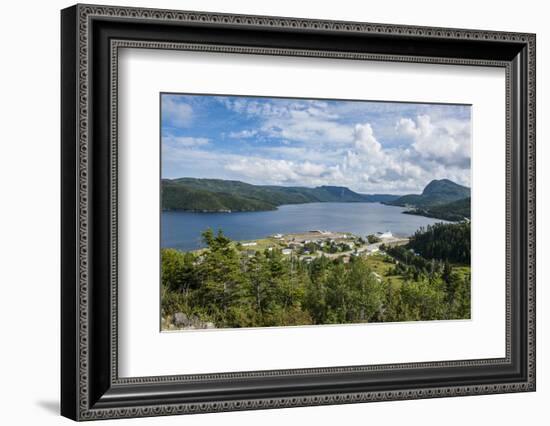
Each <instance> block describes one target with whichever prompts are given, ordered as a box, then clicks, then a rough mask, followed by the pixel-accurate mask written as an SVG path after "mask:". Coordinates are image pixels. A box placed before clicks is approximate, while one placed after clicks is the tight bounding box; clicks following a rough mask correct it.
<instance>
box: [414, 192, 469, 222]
mask: <svg viewBox="0 0 550 426" xmlns="http://www.w3.org/2000/svg"><path fill="white" fill-rule="evenodd" d="M471 202H472V200H471V198H470V197H468V198H463V199H462V200H458V201H453V202H450V203H447V204H439V205H436V206H432V207H419V208H416V209H413V210H408V211H406V212H404V213H407V214H414V215H419V216H426V217H433V218H436V219H443V220H448V221H451V222H458V221H461V220H464V219H470V205H471Z"/></svg>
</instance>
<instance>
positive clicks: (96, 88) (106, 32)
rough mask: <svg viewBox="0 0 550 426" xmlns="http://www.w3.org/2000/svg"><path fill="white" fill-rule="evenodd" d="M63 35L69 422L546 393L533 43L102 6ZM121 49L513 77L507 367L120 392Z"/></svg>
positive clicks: (295, 376) (400, 367)
mask: <svg viewBox="0 0 550 426" xmlns="http://www.w3.org/2000/svg"><path fill="white" fill-rule="evenodd" d="M61 29H62V31H61V33H62V40H61V51H62V59H61V66H62V75H61V83H62V84H61V86H62V92H61V99H62V111H61V112H62V117H61V128H62V144H61V145H62V147H61V149H62V151H61V161H62V184H61V189H62V209H61V210H62V217H61V220H62V234H61V239H62V253H61V254H62V268H61V270H62V282H61V321H62V328H61V354H62V356H61V370H62V374H61V413H62V414H63V415H64V416H66V417H69V418H71V419H74V420H90V419H100V418H115V417H138V416H156V415H168V414H180V413H195V412H213V411H228V410H242V409H261V408H276V407H292V406H306V405H321V404H339V403H351V402H364V401H379V400H396V399H414V398H431V397H442V396H460V395H474V394H488V393H503V392H518V391H534V390H535V36H534V35H533V34H520V33H504V32H489V31H477V30H460V29H448V28H426V27H411V26H401V25H382V24H368V23H356V22H334V21H320V20H306V19H293V18H278V17H262V16H242V15H227V14H213V13H200V12H182V11H166V10H154V9H134V8H125V7H104V6H95V5H76V6H73V7H70V8H67V9H64V10H63V11H62V13H61ZM121 47H136V48H139V47H146V48H158V49H192V50H207V51H208V50H214V51H229V52H234V53H241V54H247V53H256V54H258V53H259V54H265V55H298V56H315V57H332V58H343V59H350V60H390V61H398V62H425V63H443V64H445V63H449V64H461V65H464V66H468V65H483V66H497V67H503V68H505V69H506V76H507V83H506V86H507V88H506V91H507V93H506V95H507V96H506V103H507V112H506V115H507V117H506V122H507V138H506V139H507V140H506V146H507V166H506V179H507V190H506V192H507V211H506V218H507V219H506V223H507V229H506V234H507V248H506V269H507V271H506V279H507V297H506V300H507V302H506V303H507V332H506V335H507V342H506V347H507V349H506V357H505V358H499V359H483V360H464V361H447V362H432V363H413V364H388V365H379V366H341V367H333V366H332V367H330V366H327V368H321V369H304V370H275V371H267V372H258V371H257V372H242V373H227V374H224V373H220V374H210V375H196V376H163V377H137V378H119V377H118V373H117V371H118V370H117V332H118V331H117V322H116V318H117V309H116V307H117V287H116V278H117V271H116V259H117V217H116V201H117V170H116V158H117V157H116V114H117V102H116V100H117V99H116V93H117V92H116V90H117V52H118V49H119V48H121ZM503 232H504V230H503Z"/></svg>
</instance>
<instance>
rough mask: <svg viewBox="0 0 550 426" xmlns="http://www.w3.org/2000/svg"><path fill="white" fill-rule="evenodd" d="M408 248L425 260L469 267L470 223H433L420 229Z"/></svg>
mask: <svg viewBox="0 0 550 426" xmlns="http://www.w3.org/2000/svg"><path fill="white" fill-rule="evenodd" d="M408 247H409V248H411V249H412V250H414V252H415V253H417V254H419V255H420V256H423V257H425V258H427V259H438V260H445V261H448V262H452V263H460V264H463V265H470V222H460V223H455V224H445V223H435V224H433V225H429V226H428V227H427V228H426V229H423V228H420V230H418V231H416V232H415V233H414V235H413V236H412V237H411V239H410V241H409V244H408Z"/></svg>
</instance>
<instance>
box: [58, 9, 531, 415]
mask: <svg viewBox="0 0 550 426" xmlns="http://www.w3.org/2000/svg"><path fill="white" fill-rule="evenodd" d="M61 30H62V31H61V33H62V34H61V35H62V37H61V50H62V76H61V81H62V93H61V98H62V123H61V127H62V153H61V155H62V185H61V186H62V188H61V189H62V283H61V287H62V288H61V309H62V311H61V316H62V329H61V335H62V359H61V365H62V376H61V384H62V389H61V412H62V414H63V415H64V416H66V417H69V418H71V419H74V420H93V419H106V418H122V417H142V416H159V415H170V414H189V413H206V412H216V411H230V410H248V409H267V408H280V407H293V406H309V405H322V404H344V403H355V402H369V401H383V400H400V399H417V398H436V397H446V396H465V395H479V394H490V393H504V392H524V391H534V390H535V35H534V34H523V33H521V34H520V33H507V32H506V33H505V32H494V31H479V30H463V29H449V28H427V27H412V26H403V25H388V24H370V23H359V22H336V21H321V20H308V19H295V18H281V17H269V16H243V15H228V14H216V13H203V12H187V11H170V10H155V9H138V8H128V7H104V6H95V5H93V6H92V5H76V6H73V7H70V8H67V9H64V10H63V11H62V12H61Z"/></svg>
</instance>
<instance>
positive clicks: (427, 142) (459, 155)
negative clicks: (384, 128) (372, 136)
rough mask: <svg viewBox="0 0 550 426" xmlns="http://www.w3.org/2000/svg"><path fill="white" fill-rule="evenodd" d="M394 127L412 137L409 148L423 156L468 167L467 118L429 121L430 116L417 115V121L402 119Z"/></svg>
mask: <svg viewBox="0 0 550 426" xmlns="http://www.w3.org/2000/svg"><path fill="white" fill-rule="evenodd" d="M395 129H396V131H397V133H398V134H401V135H403V136H406V137H410V138H412V140H413V143H412V147H413V148H414V150H415V151H416V152H417V153H418V154H419V155H420V156H421V157H423V158H424V159H428V160H436V161H438V162H440V163H443V164H446V165H449V166H458V167H462V168H469V166H470V155H471V142H470V123H469V121H466V120H451V119H447V120H441V121H438V122H432V119H431V118H430V116H429V115H419V116H417V117H416V120H412V119H410V118H401V119H400V120H399V121H398V122H397V124H396V126H395Z"/></svg>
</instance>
